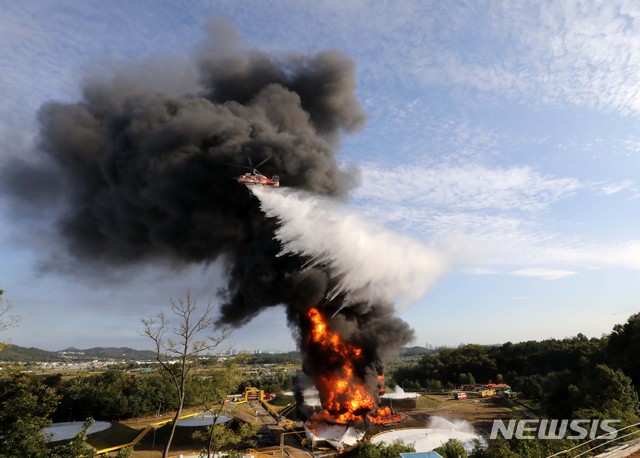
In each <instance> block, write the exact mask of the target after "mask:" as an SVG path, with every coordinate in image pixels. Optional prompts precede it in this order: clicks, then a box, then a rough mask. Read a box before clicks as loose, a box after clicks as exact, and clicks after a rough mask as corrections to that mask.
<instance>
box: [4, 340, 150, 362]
mask: <svg viewBox="0 0 640 458" xmlns="http://www.w3.org/2000/svg"><path fill="white" fill-rule="evenodd" d="M154 357H155V353H154V352H152V351H150V350H134V349H133V348H128V347H120V348H113V347H106V348H105V347H95V348H88V349H86V350H82V349H79V348H74V347H70V348H66V349H64V350H61V351H47V350H41V349H39V348H33V347H29V348H27V347H21V346H19V345H11V344H9V345H7V346H6V347H5V348H4V349H3V350H2V351H0V361H9V362H27V363H33V362H56V361H70V360H72V361H86V360H93V359H102V360H104V359H118V360H121V359H124V360H144V361H149V360H152V359H154Z"/></svg>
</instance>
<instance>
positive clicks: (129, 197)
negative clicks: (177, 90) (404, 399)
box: [2, 33, 411, 360]
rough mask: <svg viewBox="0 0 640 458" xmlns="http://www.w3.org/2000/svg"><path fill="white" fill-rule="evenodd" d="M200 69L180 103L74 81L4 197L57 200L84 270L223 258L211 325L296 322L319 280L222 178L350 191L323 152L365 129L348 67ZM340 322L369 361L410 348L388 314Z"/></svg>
mask: <svg viewBox="0 0 640 458" xmlns="http://www.w3.org/2000/svg"><path fill="white" fill-rule="evenodd" d="M218 38H219V39H222V40H224V37H222V38H221V37H220V34H219V33H218ZM223 48H224V47H223ZM227 48H228V47H227ZM208 49H213V51H211V52H210V53H207V50H208ZM198 59H199V64H198V68H199V70H200V81H201V87H200V88H199V89H198V90H196V91H194V92H193V93H191V94H185V95H180V96H177V95H174V94H171V95H170V94H163V93H160V92H158V91H152V90H149V89H145V88H144V87H141V86H140V84H132V83H131V80H130V78H129V79H127V78H121V77H118V78H114V79H113V80H112V81H110V82H108V83H105V82H95V81H94V82H89V83H86V84H85V87H84V88H83V92H82V94H83V95H82V99H81V100H80V101H78V102H77V103H57V102H52V103H48V104H46V105H45V106H43V107H42V108H41V110H40V112H39V118H38V119H39V122H40V126H41V127H40V142H39V151H40V152H41V153H42V155H43V157H42V160H41V161H40V162H38V163H35V164H34V163H32V162H25V161H21V160H19V159H17V160H13V161H12V162H11V163H8V164H6V165H5V167H4V169H3V173H2V176H3V177H5V178H6V177H12V179H10V180H9V179H3V181H4V183H5V188H7V189H8V190H9V191H10V192H11V193H13V195H14V196H15V197H16V198H18V199H22V200H27V201H29V202H30V203H32V204H34V205H40V206H52V205H55V202H54V200H55V201H58V200H59V199H60V195H61V193H63V198H64V201H65V202H66V205H65V207H64V211H62V212H61V214H60V215H59V218H58V228H59V231H60V233H61V234H62V235H63V239H64V240H65V242H66V249H67V251H68V252H69V253H70V254H71V255H72V256H73V257H74V258H75V259H77V260H79V261H81V262H82V264H83V265H93V266H94V267H96V268H99V269H104V268H105V266H122V265H130V264H135V263H143V262H147V263H157V262H162V261H166V262H169V263H172V264H176V263H177V264H180V263H182V264H188V263H208V262H213V261H215V260H218V259H222V260H223V261H224V262H225V263H226V266H227V270H228V284H227V287H226V290H225V292H224V297H225V298H226V300H225V303H224V305H223V306H222V309H221V312H222V317H221V323H225V324H232V325H239V324H242V323H244V322H246V321H248V320H250V319H251V318H252V317H253V316H255V315H256V314H258V313H259V312H260V311H261V310H263V309H264V308H265V307H269V306H274V305H278V304H285V305H286V306H288V307H289V316H290V320H291V321H292V322H294V323H295V322H297V320H298V315H299V310H303V309H305V308H307V307H309V306H311V305H314V304H316V303H319V302H321V301H322V300H323V299H324V297H325V295H326V292H327V289H328V287H329V286H330V283H331V280H330V275H329V273H328V272H326V271H324V270H323V269H322V268H314V269H308V270H302V268H301V267H302V265H303V264H304V262H305V259H302V258H300V257H298V256H280V257H278V256H276V255H277V254H278V252H279V251H280V245H279V243H278V242H277V241H275V239H274V237H273V231H274V228H275V222H274V221H272V220H267V219H266V218H265V217H264V215H263V214H262V212H261V211H260V210H259V206H258V201H257V199H256V198H255V197H253V196H252V195H251V194H250V192H248V190H247V189H246V188H245V187H244V186H241V185H239V184H238V183H237V181H236V180H235V178H234V177H235V176H237V175H239V174H241V173H242V172H244V170H242V169H240V168H239V166H246V165H248V163H249V160H250V161H251V162H252V163H253V164H257V163H259V162H261V161H263V160H264V159H266V158H270V159H269V160H268V161H267V162H266V163H265V164H264V165H263V166H262V167H261V168H260V169H261V172H263V173H264V174H265V175H268V176H270V175H273V174H277V175H279V176H280V180H281V185H282V186H290V187H296V188H300V189H304V190H307V191H311V192H314V193H319V194H324V195H329V196H337V197H339V196H345V195H346V193H347V191H348V189H349V188H350V187H351V186H352V183H351V179H350V178H349V177H348V176H347V175H346V174H345V173H344V172H342V171H341V170H340V169H339V167H338V164H337V162H336V157H335V154H336V151H335V149H336V147H337V146H338V140H339V136H340V134H341V133H342V132H353V131H355V130H357V129H358V128H359V127H360V126H361V125H362V124H363V122H364V120H365V115H364V113H363V111H362V109H361V107H360V105H359V103H358V101H357V99H356V98H355V95H354V91H355V88H356V85H355V81H354V64H353V62H352V60H351V59H349V58H348V57H347V56H346V55H344V54H342V53H341V52H338V51H325V52H319V53H317V54H313V55H296V56H292V55H287V56H286V57H282V56H274V55H270V54H266V53H263V52H260V51H245V50H242V49H239V50H236V52H235V53H230V52H229V50H228V49H223V50H222V51H221V50H220V49H219V46H218V47H216V46H215V43H214V44H211V43H209V44H206V45H204V46H203V47H202V50H201V52H200V54H199V57H198ZM18 172H19V173H18ZM18 174H19V176H20V177H24V179H27V178H29V183H28V186H26V185H25V182H24V180H23V179H15V178H16V176H17V175H18ZM54 185H55V186H54ZM340 305H341V304H340V301H339V299H338V300H336V301H334V302H333V303H332V304H326V305H325V306H326V307H331V308H335V309H337V308H339V307H340ZM365 309H366V312H365V311H364V310H365ZM345 310H347V312H345V313H342V314H341V318H336V319H335V321H336V324H338V323H342V322H343V323H342V324H341V325H340V326H342V327H344V330H345V332H347V333H348V334H350V335H347V337H348V338H354V339H355V340H359V341H362V343H363V344H366V345H367V346H368V347H370V348H372V349H373V350H372V351H373V353H374V354H373V355H372V359H374V360H377V358H378V350H377V349H378V347H379V345H380V342H382V341H385V340H386V341H387V342H386V343H390V344H391V346H396V345H397V344H403V343H406V341H407V339H408V338H409V337H410V336H411V332H410V331H409V330H408V326H407V325H406V324H405V323H404V322H402V321H401V320H399V319H397V318H395V317H393V311H392V309H390V308H389V307H386V306H384V307H379V308H376V307H373V306H372V305H371V304H367V305H365V306H363V307H362V308H358V307H355V308H350V309H345ZM359 310H362V313H361V312H360V311H359ZM380 339H382V340H380Z"/></svg>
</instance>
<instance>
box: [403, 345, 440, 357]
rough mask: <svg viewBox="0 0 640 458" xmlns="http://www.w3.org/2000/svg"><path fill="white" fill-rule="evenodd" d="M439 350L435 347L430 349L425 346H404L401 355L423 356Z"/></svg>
mask: <svg viewBox="0 0 640 458" xmlns="http://www.w3.org/2000/svg"><path fill="white" fill-rule="evenodd" d="M436 351H437V350H433V349H428V348H425V347H418V346H415V347H404V348H403V349H402V351H401V352H400V356H401V357H403V358H407V357H410V356H422V355H428V354H431V353H435V352H436Z"/></svg>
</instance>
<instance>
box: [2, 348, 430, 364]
mask: <svg viewBox="0 0 640 458" xmlns="http://www.w3.org/2000/svg"><path fill="white" fill-rule="evenodd" d="M436 351H437V350H433V349H426V348H424V347H418V346H416V347H405V348H404V349H403V350H402V351H401V352H400V356H401V357H404V358H406V357H417V356H422V355H425V354H429V353H434V352H436ZM93 359H98V360H106V359H115V360H126V361H136V360H137V361H150V360H154V359H155V352H154V351H151V350H136V349H133V348H129V347H93V348H86V349H80V348H76V347H69V348H65V349H64V350H60V351H48V350H42V349H40V348H35V347H21V346H19V345H13V344H7V345H6V347H5V348H4V349H2V350H0V361H7V362H26V363H33V362H63V361H87V360H93ZM251 360H252V362H253V363H257V364H264V363H266V362H272V363H276V362H289V363H291V362H298V361H300V360H301V355H300V353H299V352H297V351H291V352H287V353H268V352H264V353H257V354H252V355H251Z"/></svg>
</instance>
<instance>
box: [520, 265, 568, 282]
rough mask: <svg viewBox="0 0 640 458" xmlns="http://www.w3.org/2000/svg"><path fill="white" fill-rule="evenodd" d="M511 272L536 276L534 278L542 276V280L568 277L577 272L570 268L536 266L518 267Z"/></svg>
mask: <svg viewBox="0 0 640 458" xmlns="http://www.w3.org/2000/svg"><path fill="white" fill-rule="evenodd" d="M511 273H512V274H513V275H517V276H520V277H536V278H542V279H544V280H558V279H561V278H566V277H570V276H571V275H575V274H576V273H577V272H574V271H571V270H561V269H545V268H543V267H538V268H529V269H519V270H515V271H513V272H511Z"/></svg>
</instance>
